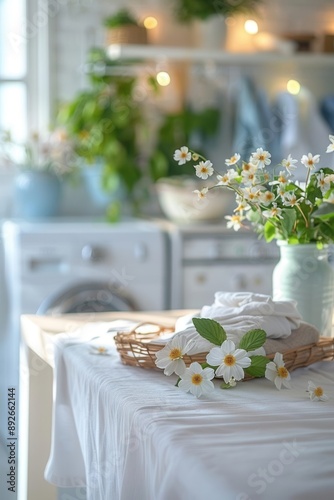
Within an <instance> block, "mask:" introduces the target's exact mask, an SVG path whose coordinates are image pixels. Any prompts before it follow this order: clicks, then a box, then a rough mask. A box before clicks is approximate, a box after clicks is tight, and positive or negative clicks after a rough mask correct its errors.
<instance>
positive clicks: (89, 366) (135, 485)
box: [25, 317, 334, 500]
mask: <svg viewBox="0 0 334 500" xmlns="http://www.w3.org/2000/svg"><path fill="white" fill-rule="evenodd" d="M96 319H104V318H102V317H100V318H96ZM169 321H170V317H169ZM28 330H29V328H28V327H27V325H26V327H25V331H26V333H28ZM53 330H55V328H53ZM50 337H52V335H51V336H49V337H48V339H50ZM66 337H67V338H69V335H68V334H67V335H66ZM53 338H55V337H53ZM109 339H110V335H109ZM72 340H73V339H72ZM72 340H71V342H70V343H67V344H66V343H65V344H62V343H60V344H59V347H58V348H57V349H56V358H55V359H56V381H57V384H56V385H57V390H58V395H57V399H56V405H55V417H56V419H55V427H54V434H53V437H54V439H55V441H54V445H53V450H52V459H51V461H50V462H49V464H48V467H47V478H48V480H50V481H52V482H53V483H55V484H57V485H58V486H82V485H85V484H86V485H87V498H88V500H170V499H173V500H197V499H198V500H203V498H208V499H210V500H250V499H270V500H275V499H277V500H278V499H279V500H282V499H288V500H299V499H300V500H307V499H309V500H315V499H316V500H330V499H331V498H334V364H333V363H332V362H321V363H317V364H314V365H312V366H309V367H308V368H302V369H299V370H296V371H294V372H292V385H293V388H292V390H287V389H282V390H281V391H277V390H276V388H275V387H274V386H273V385H272V384H271V383H270V382H269V381H268V380H265V379H258V380H252V381H248V382H242V383H239V384H238V386H237V387H236V388H234V389H230V390H227V391H223V390H220V389H219V388H218V385H219V382H218V381H217V382H216V384H217V389H216V391H215V392H214V393H213V395H211V396H210V397H207V398H204V399H200V400H197V399H196V398H194V397H193V396H192V395H191V394H185V393H184V392H182V391H181V390H180V389H178V388H177V387H175V386H174V384H175V381H176V378H174V376H172V377H165V376H164V375H163V374H162V373H160V372H158V371H154V370H152V371H151V370H143V369H140V368H136V367H128V366H124V365H122V364H121V362H120V359H119V356H118V354H117V352H116V351H114V352H112V354H111V355H110V356H99V355H93V354H91V348H90V343H89V342H81V343H79V344H78V343H75V342H73V341H72ZM99 342H100V343H103V344H106V342H107V341H106V340H105V339H102V338H101V340H100V341H99ZM44 347H45V344H44ZM308 380H312V381H314V383H316V384H317V385H322V386H323V388H324V389H325V392H326V394H327V395H328V396H329V398H330V399H329V401H327V402H312V401H310V399H309V398H308V394H307V393H306V389H307V382H308Z"/></svg>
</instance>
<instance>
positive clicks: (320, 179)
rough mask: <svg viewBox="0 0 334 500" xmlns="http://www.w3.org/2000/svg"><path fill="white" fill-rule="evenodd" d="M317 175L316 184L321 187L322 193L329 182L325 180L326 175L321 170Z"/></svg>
mask: <svg viewBox="0 0 334 500" xmlns="http://www.w3.org/2000/svg"><path fill="white" fill-rule="evenodd" d="M316 177H317V186H318V187H319V188H320V189H321V192H322V194H325V193H326V192H327V191H328V190H329V188H330V182H328V181H327V177H329V176H325V174H324V172H323V171H322V170H321V172H320V173H319V174H318V175H317V176H316Z"/></svg>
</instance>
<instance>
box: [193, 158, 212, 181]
mask: <svg viewBox="0 0 334 500" xmlns="http://www.w3.org/2000/svg"><path fill="white" fill-rule="evenodd" d="M195 169H196V175H197V177H199V178H200V179H204V180H205V179H207V178H208V177H209V176H210V175H212V174H213V168H212V163H211V161H209V160H206V161H200V162H199V164H198V165H195Z"/></svg>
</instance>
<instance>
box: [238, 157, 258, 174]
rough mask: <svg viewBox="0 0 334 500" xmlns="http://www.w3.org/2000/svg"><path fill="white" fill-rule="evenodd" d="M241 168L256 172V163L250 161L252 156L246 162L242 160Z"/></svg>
mask: <svg viewBox="0 0 334 500" xmlns="http://www.w3.org/2000/svg"><path fill="white" fill-rule="evenodd" d="M242 170H243V171H245V172H253V173H255V172H257V165H256V164H255V163H252V158H250V161H249V162H248V163H246V162H244V163H243V165H242Z"/></svg>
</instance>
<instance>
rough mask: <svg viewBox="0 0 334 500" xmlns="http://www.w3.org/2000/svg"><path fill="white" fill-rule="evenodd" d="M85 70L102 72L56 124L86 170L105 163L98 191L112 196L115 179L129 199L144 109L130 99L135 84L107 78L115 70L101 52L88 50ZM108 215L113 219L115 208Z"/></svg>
mask: <svg viewBox="0 0 334 500" xmlns="http://www.w3.org/2000/svg"><path fill="white" fill-rule="evenodd" d="M88 64H89V67H92V68H96V67H98V68H100V69H101V71H100V72H96V71H94V70H93V69H92V71H91V73H90V74H89V80H90V88H88V89H86V90H83V91H80V92H78V93H77V95H76V96H75V97H74V98H73V100H72V101H71V102H68V103H66V104H63V105H62V106H61V107H60V110H59V113H58V118H57V121H58V123H59V124H61V125H63V126H64V127H65V129H66V131H67V134H68V136H69V137H70V138H71V140H72V141H73V142H74V144H75V151H76V154H77V155H78V156H79V157H81V158H82V159H83V160H84V161H85V163H86V165H88V168H89V165H93V164H95V163H96V162H97V161H102V162H103V173H102V179H101V182H102V185H103V188H104V189H105V190H106V191H108V192H111V193H112V192H114V189H115V186H117V184H115V177H116V176H117V177H118V179H121V181H122V183H123V185H124V187H125V189H126V190H127V192H128V193H129V194H130V195H132V193H133V191H134V188H135V186H136V184H137V183H138V181H139V180H140V179H141V177H142V175H143V171H142V169H141V167H140V165H141V150H140V149H139V145H138V143H139V140H138V137H139V135H140V134H141V133H142V131H143V129H144V128H145V126H146V122H145V117H144V110H143V107H142V103H140V102H139V101H137V100H136V99H135V98H134V91H135V87H136V84H137V79H136V78H135V77H132V76H118V75H117V76H115V75H110V74H109V75H108V69H110V68H112V67H113V62H112V61H109V60H108V58H107V56H106V54H105V52H104V50H101V49H97V48H96V49H91V50H90V51H89V54H88ZM110 211H111V212H112V213H113V214H115V213H117V209H116V207H114V208H111V209H110Z"/></svg>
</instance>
